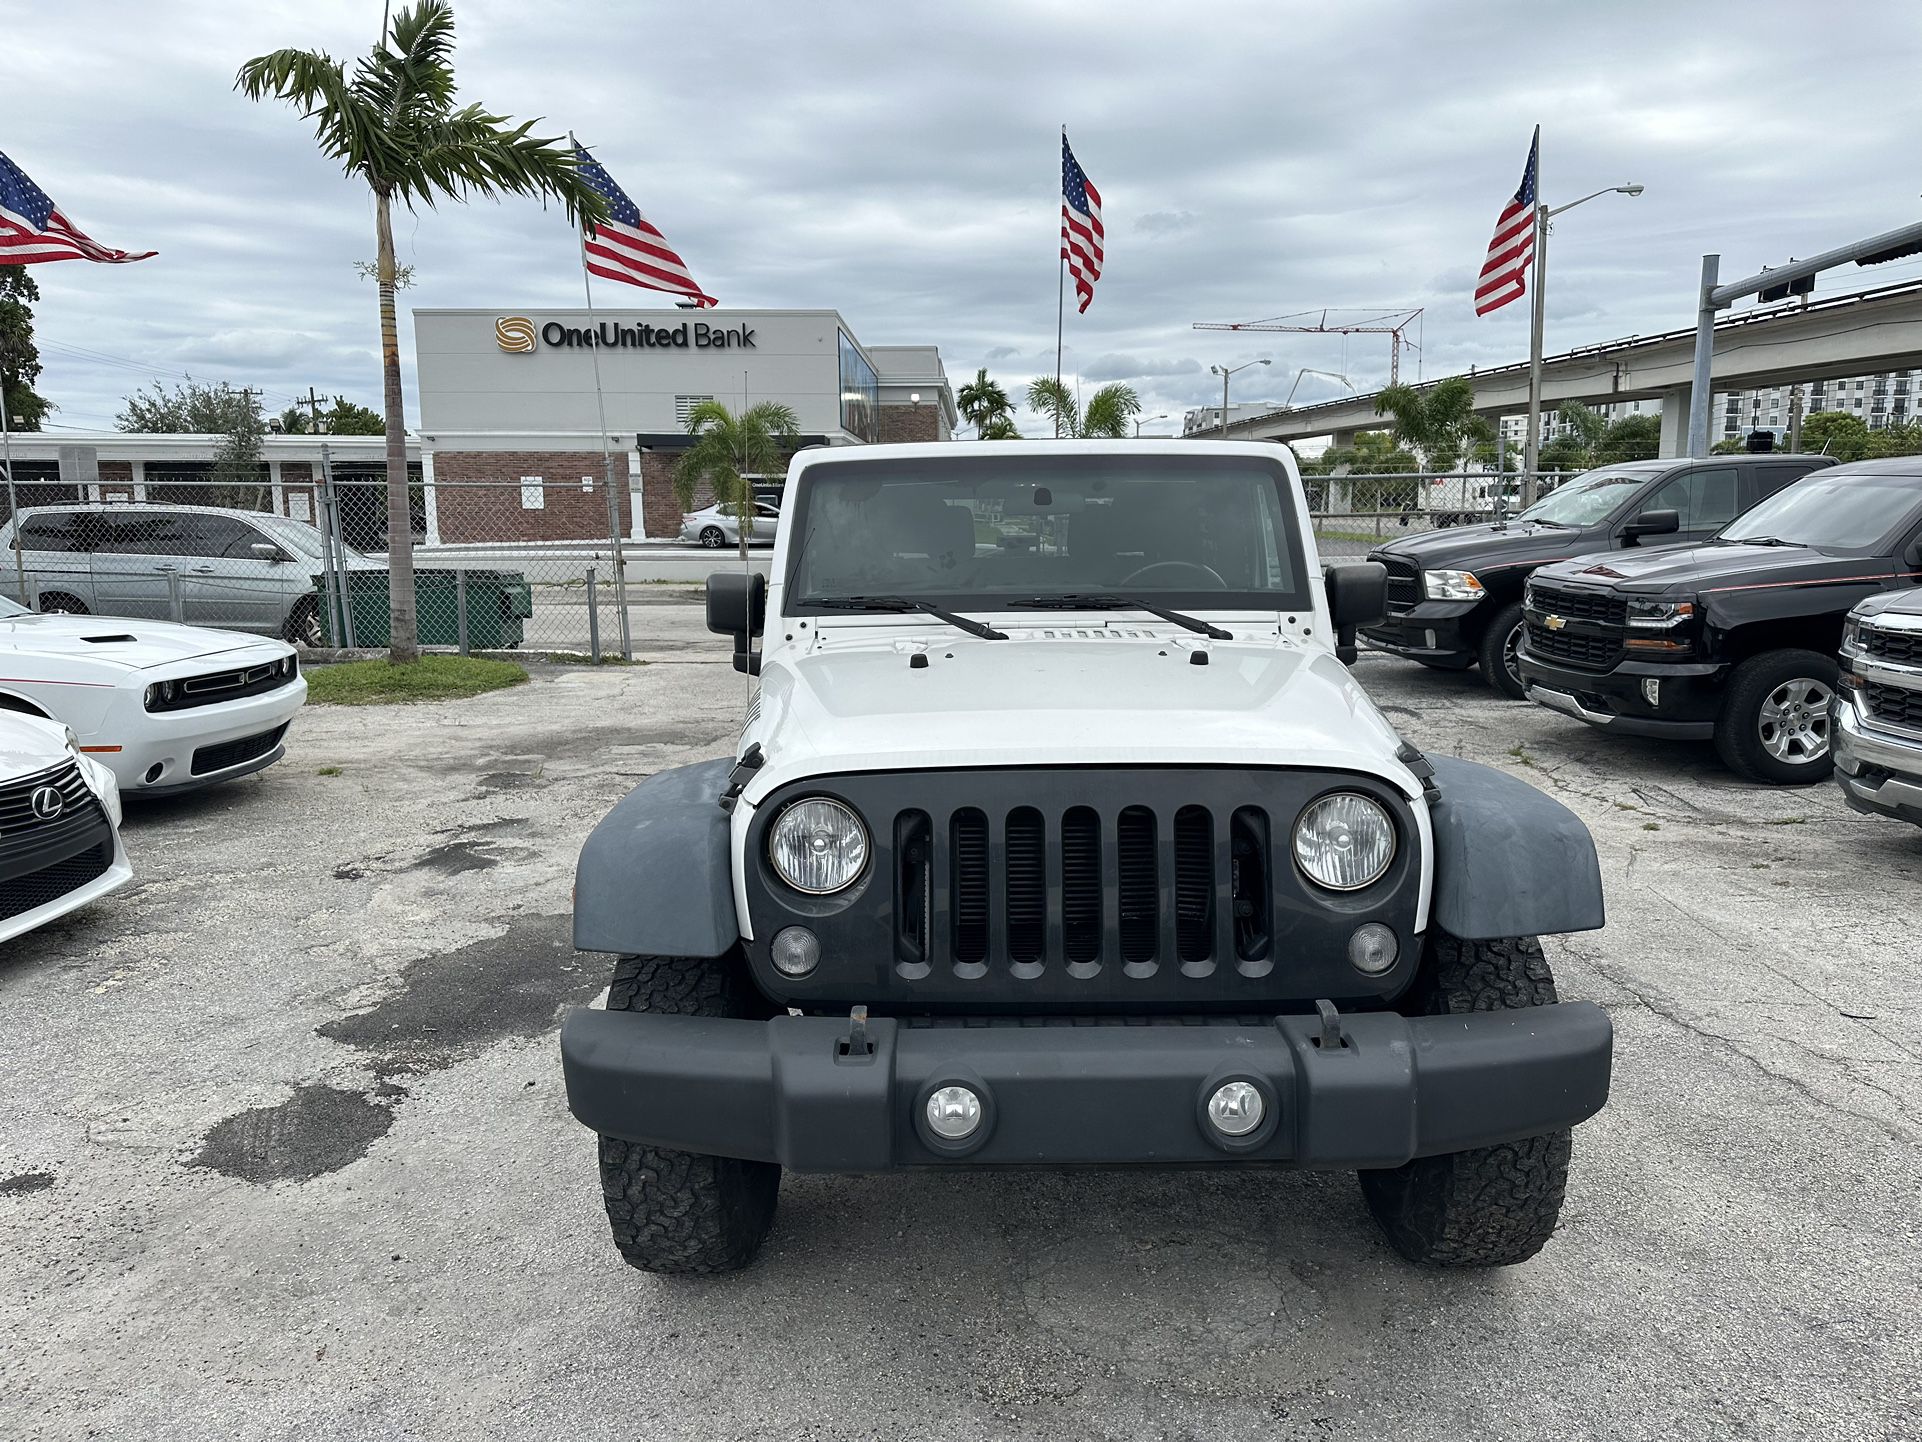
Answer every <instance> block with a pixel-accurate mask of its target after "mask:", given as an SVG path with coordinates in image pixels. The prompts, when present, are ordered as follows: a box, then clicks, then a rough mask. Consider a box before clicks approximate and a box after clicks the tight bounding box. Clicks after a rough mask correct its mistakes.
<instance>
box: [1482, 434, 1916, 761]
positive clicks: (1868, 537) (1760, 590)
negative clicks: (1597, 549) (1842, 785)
mask: <svg viewBox="0 0 1922 1442" xmlns="http://www.w3.org/2000/svg"><path fill="white" fill-rule="evenodd" d="M1918 582H1922V456H1908V457H1902V458H1898V459H1894V460H1881V461H1858V462H1855V463H1853V464H1851V465H1845V466H1836V467H1834V468H1833V469H1831V470H1823V471H1820V472H1818V473H1816V474H1814V475H1810V476H1807V477H1805V478H1803V479H1802V480H1800V481H1797V482H1796V483H1795V484H1794V485H1792V486H1790V487H1788V488H1787V489H1786V490H1783V491H1781V492H1778V493H1777V494H1776V495H1774V496H1771V497H1770V498H1769V499H1768V500H1765V501H1763V502H1762V503H1761V504H1760V505H1758V506H1756V507H1755V509H1753V510H1752V511H1749V512H1748V513H1747V514H1746V515H1744V516H1742V517H1740V518H1739V519H1738V520H1736V521H1734V522H1733V523H1732V524H1730V525H1729V526H1727V527H1726V528H1725V529H1724V530H1723V531H1722V532H1721V534H1720V535H1718V536H1717V537H1716V538H1715V540H1714V541H1713V542H1712V543H1711V544H1709V545H1706V546H1692V547H1686V548H1678V549H1668V550H1660V551H1651V552H1649V553H1647V554H1645V555H1635V554H1628V555H1622V554H1615V555H1610V556H1606V557H1599V558H1584V559H1582V560H1576V561H1569V562H1565V563H1563V564H1561V565H1557V566H1548V567H1544V568H1543V569H1542V570H1540V571H1538V572H1537V573H1536V574H1535V576H1534V577H1533V578H1532V579H1531V580H1530V581H1529V583H1528V589H1527V623H1526V624H1527V631H1526V634H1525V636H1524V637H1523V640H1522V644H1521V649H1520V652H1519V654H1518V656H1517V664H1518V665H1519V668H1520V670H1521V674H1522V678H1523V680H1524V681H1525V682H1526V684H1527V687H1528V697H1529V699H1530V700H1531V701H1536V702H1539V703H1541V704H1542V705H1544V706H1551V707H1553V708H1554V709H1555V710H1557V711H1562V712H1566V713H1567V714H1568V715H1570V716H1574V717H1576V718H1578V719H1579V720H1582V721H1586V722H1587V723H1588V724H1589V725H1591V726H1597V727H1601V728H1603V729H1605V730H1609V731H1616V732H1623V733H1626V734H1628V735H1631V736H1666V737H1674V738H1679V739H1694V740H1704V741H1706V740H1710V739H1712V740H1713V741H1714V742H1715V746H1716V749H1717V751H1719V752H1720V753H1721V757H1722V759H1723V761H1725V762H1726V763H1728V765H1729V767H1730V768H1731V769H1732V770H1734V771H1736V772H1738V773H1740V774H1741V775H1743V776H1746V777H1748V778H1749V779H1750V780H1754V781H1766V782H1774V783H1777V784H1805V783H1808V782H1812V781H1820V780H1822V779H1823V778H1824V777H1826V776H1828V775H1829V773H1830V770H1831V767H1832V765H1833V760H1832V758H1831V756H1830V752H1829V739H1830V731H1829V728H1830V702H1831V701H1832V700H1833V699H1834V695H1835V688H1836V678H1837V675H1838V667H1837V664H1836V651H1837V649H1838V648H1839V646H1840V645H1841V640H1842V623H1843V620H1844V618H1845V617H1847V615H1848V613H1849V610H1850V608H1851V607H1852V606H1854V605H1855V603H1856V602H1858V601H1860V600H1862V599H1863V598H1864V597H1866V596H1872V595H1875V594H1877V593H1878V592H1882V591H1891V590H1899V589H1901V588H1904V587H1910V586H1915V585H1916V584H1918Z"/></svg>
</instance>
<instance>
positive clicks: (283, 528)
mask: <svg viewBox="0 0 1922 1442" xmlns="http://www.w3.org/2000/svg"><path fill="white" fill-rule="evenodd" d="M247 519H249V520H251V521H256V522H258V523H259V524H260V525H262V526H264V527H265V528H266V529H267V530H269V531H271V532H273V534H274V535H275V536H276V537H277V538H278V539H279V540H280V541H281V543H282V544H283V545H286V546H290V547H292V548H293V549H294V550H296V551H299V552H300V553H301V554H302V555H303V556H315V557H318V556H321V555H324V554H325V540H324V538H323V537H322V536H321V534H320V528H319V527H318V526H311V525H309V524H308V523H307V522H305V521H296V520H294V519H292V518H291V517H288V516H249V517H248V518H247ZM346 550H347V554H348V555H349V556H353V557H356V558H358V557H359V556H360V552H359V551H356V550H355V549H354V548H353V547H352V546H348V547H347V548H346Z"/></svg>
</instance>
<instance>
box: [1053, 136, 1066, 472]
mask: <svg viewBox="0 0 1922 1442" xmlns="http://www.w3.org/2000/svg"><path fill="white" fill-rule="evenodd" d="M1067 148H1068V127H1067V126H1066V125H1063V126H1062V127H1061V149H1062V153H1063V154H1066V153H1067ZM1064 195H1065V192H1064ZM1066 204H1067V201H1066V200H1065V199H1063V201H1062V205H1063V206H1064V207H1065V206H1066ZM1061 224H1062V228H1063V229H1064V230H1065V229H1066V228H1067V224H1068V220H1067V212H1066V210H1065V209H1064V210H1063V211H1062V217H1061ZM1066 242H1067V237H1066V236H1063V237H1062V243H1063V245H1064V246H1065V245H1066ZM1067 294H1068V258H1067V256H1065V255H1062V256H1057V257H1056V258H1055V263H1054V383H1055V384H1056V385H1060V384H1061V324H1062V319H1063V317H1064V316H1066V315H1067V313H1068V304H1067ZM1054 438H1055V439H1056V440H1060V439H1061V416H1060V413H1059V411H1058V410H1057V412H1056V414H1055V418H1054Z"/></svg>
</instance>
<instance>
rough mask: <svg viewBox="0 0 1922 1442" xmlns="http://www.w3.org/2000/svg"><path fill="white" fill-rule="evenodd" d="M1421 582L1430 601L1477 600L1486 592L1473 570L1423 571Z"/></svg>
mask: <svg viewBox="0 0 1922 1442" xmlns="http://www.w3.org/2000/svg"><path fill="white" fill-rule="evenodd" d="M1421 582H1422V594H1423V595H1424V596H1426V597H1427V598H1428V599H1429V600H1431V601H1479V600H1481V598H1482V597H1483V596H1485V595H1487V594H1488V592H1487V591H1486V590H1485V589H1483V587H1482V583H1481V582H1480V581H1478V580H1476V579H1475V573H1474V572H1473V571H1423V572H1422V573H1421Z"/></svg>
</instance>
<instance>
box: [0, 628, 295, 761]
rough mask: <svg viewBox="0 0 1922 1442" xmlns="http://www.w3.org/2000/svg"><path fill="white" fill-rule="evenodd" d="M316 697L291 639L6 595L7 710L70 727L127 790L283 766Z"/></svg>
mask: <svg viewBox="0 0 1922 1442" xmlns="http://www.w3.org/2000/svg"><path fill="white" fill-rule="evenodd" d="M306 699H307V682H306V679H305V678H304V677H302V676H301V674H300V664H299V662H298V661H297V660H296V659H295V656H294V648H293V647H292V646H289V645H287V644H286V643H285V642H283V641H275V640H269V639H267V638H265V637H261V636H243V635H241V634H239V633H238V632H234V631H214V630H208V629H206V628H204V627H200V626H177V625H174V624H173V623H171V622H167V621H146V620H128V619H125V618H122V617H115V616H68V615H61V614H57V613H56V614H51V615H41V614H38V613H36V612H33V611H29V610H27V609H26V608H25V607H23V606H20V605H18V604H16V603H15V602H13V601H10V600H6V599H5V598H3V597H0V709H4V710H8V711H16V712H25V713H27V714H28V715H35V716H47V717H51V718H53V719H54V720H56V721H60V722H64V723H65V724H66V725H67V726H68V727H69V728H71V729H72V731H73V732H74V733H75V735H76V737H77V738H78V742H79V747H80V750H81V751H82V752H84V753H85V754H87V755H89V756H91V757H93V758H94V759H95V760H96V761H98V762H100V763H101V764H102V765H104V766H106V767H107V769H108V770H110V771H111V772H112V773H113V775H114V778H115V780H117V781H118V782H119V785H120V790H121V791H122V792H123V793H124V794H128V795H135V796H138V795H143V794H144V795H161V794H165V793H169V792H178V791H187V790H192V789H194V788H196V787H201V786H211V785H213V784H214V783H216V782H220V781H231V780H232V779H233V778H235V777H237V776H246V775H248V774H249V773H251V772H254V771H259V770H261V769H262V768H263V767H267V766H271V765H273V763H274V762H276V761H278V760H279V759H280V758H281V756H282V754H283V753H284V749H285V747H284V739H285V737H286V735H287V728H288V726H290V725H291V724H292V723H293V719H294V713H295V712H296V711H298V710H299V709H300V706H301V703H302V702H303V701H305V700H306Z"/></svg>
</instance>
